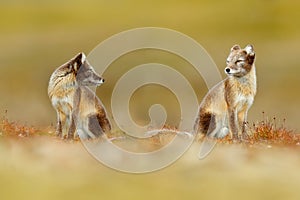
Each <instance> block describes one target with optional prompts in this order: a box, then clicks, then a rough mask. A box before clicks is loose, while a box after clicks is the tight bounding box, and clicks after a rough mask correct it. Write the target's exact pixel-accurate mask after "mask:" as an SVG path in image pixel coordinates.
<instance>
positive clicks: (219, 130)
mask: <svg viewBox="0 0 300 200" xmlns="http://www.w3.org/2000/svg"><path fill="white" fill-rule="evenodd" d="M254 61H255V52H254V50H253V46H252V45H247V46H246V47H245V48H244V49H241V48H240V46H239V45H234V46H233V47H232V48H231V51H230V53H229V56H228V58H227V61H226V64H227V66H226V68H225V73H226V74H227V78H226V79H224V80H223V81H221V82H220V83H218V84H217V85H216V86H214V87H213V88H212V89H211V90H210V91H209V92H208V93H207V95H206V96H205V97H204V99H203V101H202V102H201V104H200V108H199V114H198V117H197V121H196V126H197V127H198V129H199V131H200V132H201V133H203V134H206V135H208V136H210V137H217V138H222V137H225V136H226V135H227V134H229V133H230V134H231V135H232V138H233V139H234V140H238V139H241V138H242V137H246V136H247V134H246V130H245V128H246V123H247V114H248V110H249V108H250V107H251V105H252V104H253V101H254V97H255V95H256V72H255V64H254Z"/></svg>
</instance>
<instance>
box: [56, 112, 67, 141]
mask: <svg viewBox="0 0 300 200" xmlns="http://www.w3.org/2000/svg"><path fill="white" fill-rule="evenodd" d="M64 121H65V116H64V115H63V114H62V113H61V112H60V111H57V124H56V131H55V134H56V136H57V137H62V126H63V125H62V124H63V122H64Z"/></svg>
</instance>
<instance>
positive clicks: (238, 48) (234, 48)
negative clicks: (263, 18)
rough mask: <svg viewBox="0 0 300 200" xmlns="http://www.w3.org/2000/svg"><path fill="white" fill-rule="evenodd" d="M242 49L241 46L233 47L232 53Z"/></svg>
mask: <svg viewBox="0 0 300 200" xmlns="http://www.w3.org/2000/svg"><path fill="white" fill-rule="evenodd" d="M240 49H241V47H240V46H239V45H237V44H236V45H234V46H233V47H231V51H235V50H240Z"/></svg>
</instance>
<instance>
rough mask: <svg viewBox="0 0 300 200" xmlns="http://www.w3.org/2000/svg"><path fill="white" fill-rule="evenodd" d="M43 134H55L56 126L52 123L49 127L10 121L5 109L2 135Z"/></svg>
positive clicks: (0, 133) (1, 124)
mask: <svg viewBox="0 0 300 200" xmlns="http://www.w3.org/2000/svg"><path fill="white" fill-rule="evenodd" d="M42 135H47V136H54V127H53V126H52V125H50V126H49V127H45V128H38V127H34V126H31V125H26V124H22V123H19V122H16V121H10V120H9V119H8V118H7V111H5V115H4V116H3V117H2V118H1V122H0V136H4V137H19V138H23V137H33V136H42Z"/></svg>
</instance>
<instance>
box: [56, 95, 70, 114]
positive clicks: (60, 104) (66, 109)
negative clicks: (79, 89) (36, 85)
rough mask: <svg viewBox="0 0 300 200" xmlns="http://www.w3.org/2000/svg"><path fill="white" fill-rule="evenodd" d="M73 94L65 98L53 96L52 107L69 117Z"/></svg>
mask: <svg viewBox="0 0 300 200" xmlns="http://www.w3.org/2000/svg"><path fill="white" fill-rule="evenodd" d="M73 96H74V95H73V94H68V95H65V96H53V98H52V105H53V106H54V107H55V108H57V109H58V110H59V111H61V112H62V113H64V114H66V115H70V114H71V112H72V110H73Z"/></svg>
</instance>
